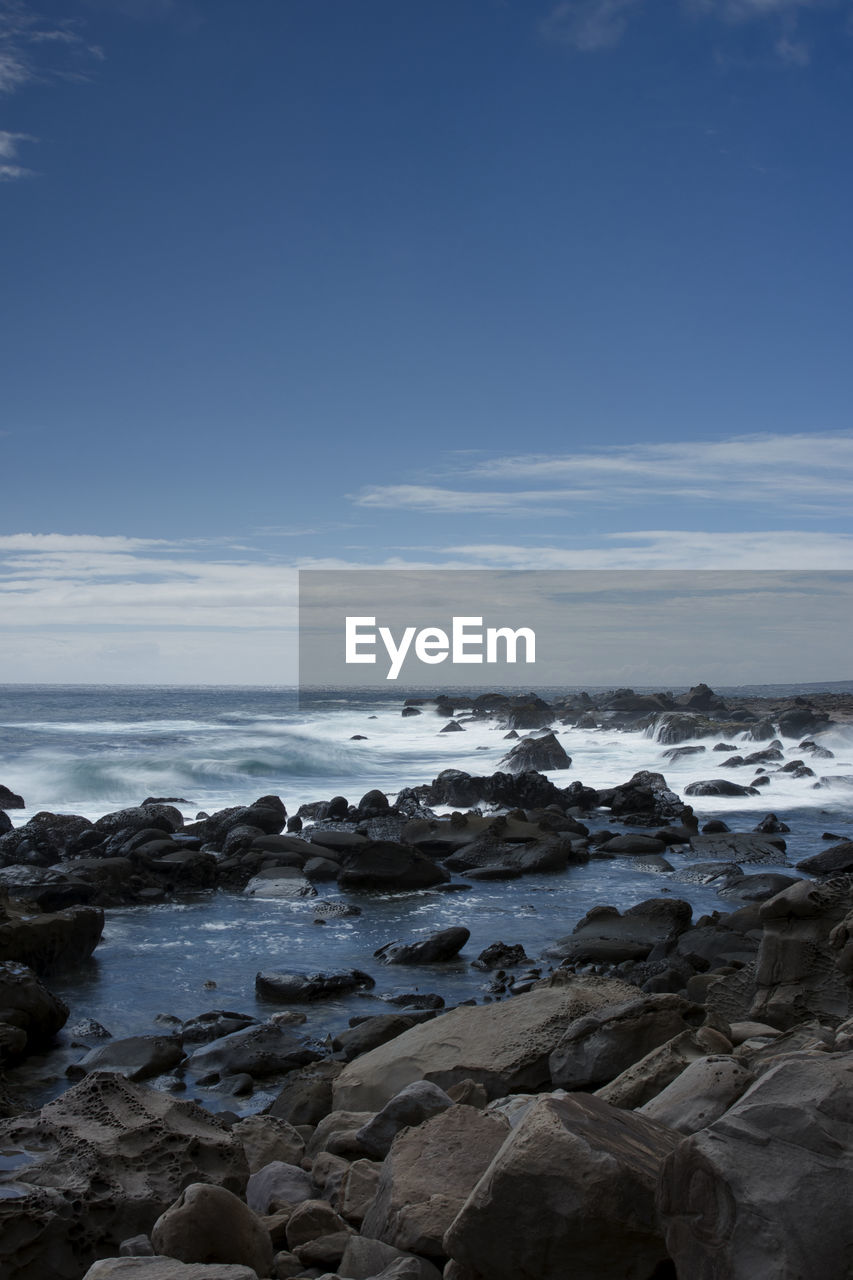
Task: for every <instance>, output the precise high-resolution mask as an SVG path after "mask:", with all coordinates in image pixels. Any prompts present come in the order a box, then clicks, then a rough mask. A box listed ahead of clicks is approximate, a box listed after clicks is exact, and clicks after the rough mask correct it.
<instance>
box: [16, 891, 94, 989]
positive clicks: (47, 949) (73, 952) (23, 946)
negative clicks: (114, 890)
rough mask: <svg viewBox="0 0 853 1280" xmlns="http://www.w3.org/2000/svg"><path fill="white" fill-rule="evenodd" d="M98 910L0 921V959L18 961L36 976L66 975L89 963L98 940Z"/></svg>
mask: <svg viewBox="0 0 853 1280" xmlns="http://www.w3.org/2000/svg"><path fill="white" fill-rule="evenodd" d="M103 931H104V913H103V911H101V910H100V908H98V907H85V906H76V907H66V908H65V909H64V910H62V911H55V912H52V913H50V914H46V915H37V916H27V917H20V916H14V915H9V916H8V917H7V918H6V919H5V920H0V959H2V960H18V961H20V963H21V964H25V965H27V966H28V967H29V968H31V969H34V970H35V972H36V973H39V974H50V973H55V972H56V971H57V970H59V971H62V972H67V971H68V970H69V969H72V968H73V967H74V966H75V965H78V964H82V963H83V961H84V960H88V958H89V956H90V955H91V954H92V952H93V951H94V950H95V947H96V946H97V945H98V943H99V942H100V940H101V934H102V933H103Z"/></svg>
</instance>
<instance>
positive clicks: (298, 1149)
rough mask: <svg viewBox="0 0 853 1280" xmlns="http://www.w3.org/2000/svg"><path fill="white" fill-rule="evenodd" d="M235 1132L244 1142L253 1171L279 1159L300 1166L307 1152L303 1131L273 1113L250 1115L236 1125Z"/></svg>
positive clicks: (244, 1148) (242, 1142) (250, 1168)
mask: <svg viewBox="0 0 853 1280" xmlns="http://www.w3.org/2000/svg"><path fill="white" fill-rule="evenodd" d="M231 1132H232V1134H233V1135H234V1137H235V1138H237V1140H238V1141H239V1142H240V1143H241V1144H242V1147H243V1151H244V1153H245V1156H246V1163H247V1165H248V1166H249V1172H250V1173H257V1171H258V1170H259V1169H263V1168H264V1167H265V1166H266V1165H268V1164H272V1162H273V1161H274V1160H279V1161H281V1162H282V1163H283V1164H296V1165H298V1164H299V1163H300V1161H301V1160H302V1157H303V1156H304V1155H305V1141H304V1139H303V1137H302V1135H301V1134H300V1133H298V1132H297V1130H296V1129H295V1128H294V1127H293V1125H292V1124H288V1123H287V1121H286V1120H279V1119H277V1118H276V1117H275V1116H271V1115H254V1116H246V1118H245V1119H244V1120H240V1121H239V1122H238V1123H237V1124H235V1125H233V1126H232V1129H231Z"/></svg>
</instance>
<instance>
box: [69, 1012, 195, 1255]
mask: <svg viewBox="0 0 853 1280" xmlns="http://www.w3.org/2000/svg"><path fill="white" fill-rule="evenodd" d="M183 1057H184V1051H183V1048H182V1047H181V1041H180V1038H179V1037H178V1036H127V1037H126V1038H125V1039H122V1040H108V1041H107V1043H106V1044H100V1045H97V1046H96V1047H95V1048H94V1049H90V1050H89V1052H88V1053H87V1054H86V1056H85V1057H84V1058H81V1060H80V1061H79V1062H75V1063H74V1064H73V1066H71V1067H69V1068H68V1075H69V1076H72V1077H80V1076H86V1075H89V1074H90V1073H91V1072H92V1071H118V1072H120V1073H121V1074H122V1075H123V1076H127V1078H128V1080H149V1079H150V1078H151V1077H152V1076H159V1075H163V1074H164V1072H166V1071H171V1069H172V1067H176V1066H177V1065H178V1063H179V1062H181V1061H182V1060H183ZM197 1261H198V1259H197Z"/></svg>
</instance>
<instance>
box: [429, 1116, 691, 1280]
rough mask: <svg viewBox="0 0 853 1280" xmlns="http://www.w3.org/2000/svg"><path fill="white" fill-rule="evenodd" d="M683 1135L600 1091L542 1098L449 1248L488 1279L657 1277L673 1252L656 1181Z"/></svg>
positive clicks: (499, 1158) (450, 1235)
mask: <svg viewBox="0 0 853 1280" xmlns="http://www.w3.org/2000/svg"><path fill="white" fill-rule="evenodd" d="M677 1140H678V1139H677V1136H676V1135H675V1134H673V1133H671V1132H670V1131H669V1130H667V1129H665V1128H664V1127H663V1126H662V1125H658V1124H655V1123H654V1122H653V1121H651V1120H647V1119H645V1118H643V1117H641V1116H637V1115H633V1114H631V1113H630V1112H626V1111H620V1110H618V1109H617V1108H616V1107H611V1106H609V1105H608V1104H607V1103H606V1102H603V1101H602V1100H601V1099H600V1098H594V1097H586V1096H584V1095H582V1094H577V1095H570V1096H567V1097H548V1096H544V1097H540V1098H539V1099H538V1100H537V1101H536V1102H535V1103H534V1105H533V1106H531V1107H530V1108H529V1109H528V1110H527V1112H526V1114H525V1115H524V1116H523V1117H522V1119H521V1120H520V1122H519V1124H518V1125H517V1126H516V1127H515V1128H514V1129H513V1131H512V1134H511V1136H510V1137H508V1138H507V1140H506V1142H505V1143H504V1144H503V1146H502V1147H501V1149H500V1151H499V1152H498V1153H497V1154H496V1155H495V1158H494V1159H493V1160H492V1162H491V1164H490V1166H489V1168H488V1169H487V1170H486V1171H485V1173H484V1175H483V1177H482V1178H481V1179H480V1181H479V1182H478V1183H477V1185H476V1186H475V1187H474V1188H473V1190H472V1192H471V1194H470V1195H469V1196H468V1199H467V1200H466V1202H465V1204H464V1206H463V1207H462V1209H461V1211H460V1212H459V1214H458V1216H457V1218H456V1219H455V1221H454V1222H453V1224H452V1226H451V1227H450V1229H449V1230H448V1232H447V1234H446V1236H445V1238H444V1246H445V1249H446V1251H447V1252H448V1253H449V1254H450V1256H451V1257H452V1258H454V1259H455V1260H456V1261H457V1262H458V1263H460V1264H462V1266H463V1267H469V1268H470V1269H471V1274H473V1275H477V1276H483V1277H486V1276H487V1277H488V1280H521V1278H522V1277H530V1278H531V1280H533V1278H534V1277H535V1280H566V1277H568V1276H578V1277H580V1276H584V1277H587V1276H588V1277H595V1280H648V1277H649V1276H650V1275H651V1274H652V1272H654V1270H655V1268H656V1267H657V1266H658V1265H659V1264H660V1263H662V1262H663V1261H664V1260H665V1258H666V1247H665V1245H664V1242H663V1238H662V1234H661V1230H660V1227H659V1225H658V1220H657V1214H656V1212H655V1187H656V1184H657V1179H658V1174H659V1171H660V1167H661V1164H662V1163H663V1161H664V1159H665V1158H666V1157H667V1156H669V1154H670V1152H671V1151H672V1150H673V1148H674V1147H675V1145H676V1142H677ZM687 1274H688V1273H687V1272H685V1276H686V1275H687ZM691 1280H692V1275H691Z"/></svg>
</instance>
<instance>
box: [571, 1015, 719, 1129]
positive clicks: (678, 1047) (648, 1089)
mask: <svg viewBox="0 0 853 1280" xmlns="http://www.w3.org/2000/svg"><path fill="white" fill-rule="evenodd" d="M731 1051H732V1043H731V1041H730V1040H728V1039H727V1038H726V1036H724V1035H723V1034H722V1032H720V1031H716V1030H714V1028H713V1027H707V1026H705V1027H697V1028H696V1030H695V1031H694V1030H691V1031H682V1032H680V1033H679V1034H678V1035H677V1036H674V1037H673V1038H672V1040H667V1041H665V1042H664V1043H663V1044H661V1045H658V1046H657V1048H655V1049H652V1050H650V1051H649V1053H647V1054H646V1055H645V1056H644V1057H642V1058H640V1059H639V1060H638V1061H637V1062H634V1063H633V1064H632V1065H631V1066H630V1067H627V1068H626V1069H625V1070H624V1071H623V1072H621V1074H620V1075H618V1076H616V1078H615V1079H614V1080H611V1082H610V1084H606V1085H604V1086H603V1087H602V1088H601V1089H596V1091H595V1093H596V1097H598V1098H603V1099H604V1101H605V1102H609V1103H610V1104H611V1105H612V1106H614V1107H625V1108H629V1109H630V1110H634V1109H635V1108H637V1107H642V1106H644V1105H645V1104H646V1103H647V1102H651V1100H652V1099H653V1098H656V1097H657V1096H658V1094H659V1093H660V1092H661V1091H662V1090H663V1089H665V1088H667V1087H668V1086H669V1085H670V1084H672V1082H673V1080H675V1079H677V1078H678V1077H679V1076H680V1075H681V1074H682V1073H683V1072H684V1071H685V1070H686V1069H687V1067H689V1066H690V1064H691V1063H692V1062H695V1061H696V1060H697V1059H699V1058H705V1057H707V1056H708V1055H709V1054H717V1055H722V1054H729V1053H731ZM655 1118H656V1117H655ZM662 1123H665V1122H662Z"/></svg>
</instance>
